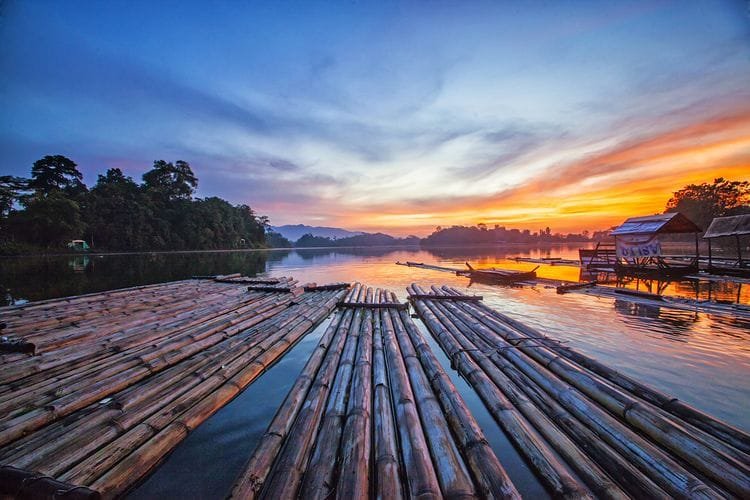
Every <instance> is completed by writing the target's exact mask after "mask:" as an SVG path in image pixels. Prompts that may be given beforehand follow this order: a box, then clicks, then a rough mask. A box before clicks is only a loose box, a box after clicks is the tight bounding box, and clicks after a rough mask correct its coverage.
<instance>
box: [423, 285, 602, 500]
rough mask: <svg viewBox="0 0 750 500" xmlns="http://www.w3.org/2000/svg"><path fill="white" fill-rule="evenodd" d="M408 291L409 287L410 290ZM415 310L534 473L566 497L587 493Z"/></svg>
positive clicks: (429, 314)
mask: <svg viewBox="0 0 750 500" xmlns="http://www.w3.org/2000/svg"><path fill="white" fill-rule="evenodd" d="M412 290H414V291H415V292H416V293H419V294H421V293H423V292H422V291H421V290H420V289H419V288H416V287H415V288H412ZM410 291H411V290H410ZM416 304H417V311H418V312H419V314H420V316H421V317H422V319H423V321H424V322H425V324H426V325H427V326H428V327H429V328H430V330H431V331H432V332H433V334H435V335H436V336H437V338H438V339H439V340H440V341H441V342H443V343H445V345H446V347H447V349H446V352H448V354H449V355H450V356H451V359H452V360H453V363H455V364H456V368H458V370H459V371H460V373H461V374H462V375H463V376H464V377H465V378H467V380H468V381H469V383H470V384H471V385H472V386H473V387H474V388H475V389H476V390H477V392H478V394H479V395H480V397H481V398H482V400H483V401H485V405H486V406H487V409H488V410H489V411H490V413H491V414H492V416H493V417H494V418H495V420H496V421H497V422H498V424H499V425H500V426H501V427H502V428H503V430H504V431H505V432H506V434H507V435H508V436H509V437H510V439H511V440H512V441H513V443H514V444H515V445H516V446H517V447H518V448H519V449H520V450H521V452H522V453H523V455H524V456H525V458H526V459H527V460H528V461H529V462H530V463H531V464H532V465H533V467H534V470H535V472H536V473H537V474H538V475H539V477H540V478H541V479H542V481H543V482H544V484H545V486H546V487H547V488H549V489H550V491H552V492H553V493H554V494H555V495H556V496H562V497H566V498H580V497H586V496H587V495H588V492H587V489H586V488H585V487H584V486H583V485H581V484H580V483H578V481H576V480H575V478H574V477H573V476H572V475H571V474H570V472H569V471H568V470H567V468H566V466H565V465H563V464H562V463H561V462H560V461H559V460H558V459H557V458H556V457H555V454H554V453H553V452H552V451H551V450H550V449H549V448H548V447H547V445H546V444H545V443H544V441H543V440H542V439H541V437H540V436H539V435H538V434H537V433H536V432H535V431H534V430H533V428H532V427H531V426H530V425H529V423H528V422H526V421H525V419H524V418H523V417H522V416H521V415H520V413H519V412H518V410H517V409H516V408H515V407H514V406H513V405H512V404H511V403H510V401H508V399H507V398H506V397H505V395H504V394H503V393H502V392H501V391H500V390H499V389H498V388H497V387H496V386H495V385H494V384H492V383H491V381H490V380H489V378H488V377H487V376H486V374H484V372H483V371H482V370H481V369H480V368H479V366H477V364H476V363H475V362H474V361H473V360H472V359H470V357H469V356H468V355H467V354H466V352H464V351H463V350H461V349H460V348H454V349H451V350H448V349H450V347H448V346H449V345H450V343H449V339H448V337H447V335H448V333H447V331H446V330H445V329H443V328H441V325H440V319H438V317H437V316H435V314H434V312H433V311H430V310H428V309H427V308H426V306H425V305H424V304H423V303H422V301H418V302H417V303H416Z"/></svg>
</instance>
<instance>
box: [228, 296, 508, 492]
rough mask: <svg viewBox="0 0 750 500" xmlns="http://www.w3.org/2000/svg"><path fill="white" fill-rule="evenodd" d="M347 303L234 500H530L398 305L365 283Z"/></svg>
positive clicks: (236, 489) (278, 416) (241, 480)
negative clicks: (523, 497) (523, 498)
mask: <svg viewBox="0 0 750 500" xmlns="http://www.w3.org/2000/svg"><path fill="white" fill-rule="evenodd" d="M347 304H351V305H352V307H346V308H344V309H342V310H341V311H339V312H337V313H336V315H335V316H334V318H333V320H332V322H331V324H330V326H329V327H328V330H327V331H326V333H325V335H324V336H323V338H322V339H321V342H320V345H319V346H318V348H317V350H316V351H315V352H314V354H313V355H312V357H311V358H310V361H309V362H308V364H307V366H306V367H305V368H304V370H303V372H302V375H300V377H299V379H298V380H297V382H296V384H295V385H294V387H293V388H292V390H291V391H290V392H289V395H288V396H287V399H286V401H285V402H284V403H283V405H282V406H281V408H280V409H279V411H278V413H277V414H276V417H275V418H274V420H273V422H272V423H271V425H270V426H269V427H268V430H267V431H266V433H265V435H264V436H263V438H262V439H261V442H260V444H259V445H258V447H257V448H256V449H255V452H254V453H253V455H252V458H251V459H250V461H249V463H248V464H247V467H246V468H245V471H244V473H243V474H242V475H241V477H240V478H239V479H238V481H237V483H236V485H235V487H234V490H233V492H232V498H242V499H245V498H274V499H275V498H306V499H310V498H317V499H323V498H334V497H335V498H388V499H394V498H395V499H397V498H441V497H442V496H445V497H449V498H475V497H481V498H488V497H494V498H520V497H519V495H518V493H517V492H516V489H515V487H514V486H513V484H512V483H511V482H510V479H508V476H507V474H506V473H505V471H504V470H503V467H502V465H501V464H500V460H499V459H498V458H497V456H496V455H495V454H494V453H493V451H492V449H491V448H490V446H489V444H488V443H487V440H486V439H485V437H484V435H483V434H482V431H481V430H480V428H479V425H478V424H477V422H476V420H475V419H474V417H473V416H472V415H471V413H470V412H469V410H468V409H467V407H466V404H465V403H464V401H463V399H462V398H461V396H460V395H459V394H458V391H457V390H456V388H455V387H454V385H453V384H452V383H451V381H450V379H449V378H448V376H447V375H446V373H445V371H444V370H443V369H442V367H441V365H440V363H439V362H438V361H437V359H436V358H435V356H434V354H433V353H432V351H431V350H430V347H429V346H428V345H427V343H426V341H425V339H424V337H423V336H422V334H421V333H420V332H419V330H418V329H417V327H416V325H415V324H414V323H413V322H412V320H411V318H410V317H409V314H408V312H407V311H406V308H405V307H398V306H399V304H398V301H397V300H396V297H395V295H393V294H392V293H391V292H388V291H384V290H373V289H371V288H365V287H361V286H359V285H357V286H355V287H354V288H353V289H352V291H351V292H350V294H349V295H348V297H347V300H346V302H345V303H344V304H342V305H344V306H346V305H347ZM404 305H405V304H404Z"/></svg>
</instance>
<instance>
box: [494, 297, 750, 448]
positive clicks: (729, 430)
mask: <svg viewBox="0 0 750 500" xmlns="http://www.w3.org/2000/svg"><path fill="white" fill-rule="evenodd" d="M492 314H493V316H494V317H496V318H497V319H498V320H500V321H501V322H503V323H505V324H506V325H507V326H509V327H511V328H515V329H516V330H518V331H519V332H522V333H523V334H525V335H527V336H528V337H534V338H538V339H540V340H541V341H542V342H544V344H545V345H546V346H547V347H548V348H550V349H553V350H554V351H556V352H558V353H559V354H561V355H563V356H565V357H566V358H568V359H569V360H570V361H572V362H574V363H577V364H579V365H581V366H582V367H584V368H586V369H588V370H591V371H592V372H594V373H596V374H597V375H599V376H601V377H603V378H605V379H607V380H609V381H610V382H613V383H615V384H617V385H618V386H620V387H621V388H623V389H625V390H627V391H629V392H631V393H633V394H635V395H636V396H638V397H639V398H641V399H644V400H645V401H648V402H649V403H651V404H653V405H655V406H658V407H659V408H661V409H662V410H664V411H666V412H668V413H671V414H673V415H674V416H676V417H679V418H681V419H683V420H685V421H686V422H688V423H690V424H692V425H694V426H695V427H697V428H699V429H701V430H702V431H704V432H707V433H709V434H711V435H713V436H715V437H716V438H718V439H721V440H723V441H725V442H726V443H727V444H729V445H731V446H733V447H735V448H737V449H738V450H740V451H742V452H744V453H750V435H748V434H747V433H745V432H743V431H741V430H739V429H737V428H736V427H733V426H731V425H729V424H727V423H725V422H722V421H721V420H718V419H716V418H714V417H712V416H711V415H708V414H706V413H704V412H702V411H700V410H698V409H696V408H694V407H692V406H690V405H688V404H687V403H685V402H683V401H680V400H678V399H677V398H673V397H671V396H669V395H667V394H664V393H662V392H660V391H657V390H656V389H654V388H653V387H650V386H648V385H646V384H644V383H642V382H639V381H637V380H635V379H634V378H632V377H630V376H628V375H625V374H623V373H620V372H619V371H617V370H614V369H612V368H610V367H608V366H606V365H604V364H603V363H600V362H599V361H597V360H595V359H593V358H591V357H589V356H586V355H585V354H582V353H580V352H578V351H576V350H574V349H571V348H569V347H567V346H563V345H560V344H559V343H556V342H553V341H550V339H549V338H548V337H546V336H545V335H544V334H542V333H541V332H539V331H538V330H535V329H533V328H531V327H529V326H527V325H524V324H523V323H521V322H519V321H517V320H515V319H513V318H511V317H509V316H507V315H505V314H502V313H501V312H499V311H495V310H492Z"/></svg>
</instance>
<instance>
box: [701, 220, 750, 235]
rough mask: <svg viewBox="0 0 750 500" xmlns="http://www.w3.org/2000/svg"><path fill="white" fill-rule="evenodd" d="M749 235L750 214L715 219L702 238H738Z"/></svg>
mask: <svg viewBox="0 0 750 500" xmlns="http://www.w3.org/2000/svg"><path fill="white" fill-rule="evenodd" d="M743 234H750V214H747V215H735V216H732V217H716V218H715V219H714V220H712V221H711V225H710V226H708V229H707V230H706V234H704V235H703V237H704V238H718V237H720V236H735V235H737V236H740V235H743Z"/></svg>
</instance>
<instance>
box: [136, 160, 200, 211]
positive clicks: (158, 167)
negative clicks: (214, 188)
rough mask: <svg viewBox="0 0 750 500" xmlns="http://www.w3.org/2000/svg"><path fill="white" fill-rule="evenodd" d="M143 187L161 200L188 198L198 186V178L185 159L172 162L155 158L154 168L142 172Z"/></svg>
mask: <svg viewBox="0 0 750 500" xmlns="http://www.w3.org/2000/svg"><path fill="white" fill-rule="evenodd" d="M143 187H144V189H145V190H146V192H148V193H149V194H151V195H153V196H155V197H157V198H160V199H161V201H166V202H169V201H174V200H189V199H190V197H191V196H192V195H193V193H194V192H195V188H196V187H198V179H197V178H196V177H195V175H194V174H193V171H192V169H191V168H190V164H188V162H186V161H182V160H178V161H176V162H175V163H174V164H172V163H167V162H166V161H164V160H157V161H155V162H154V168H152V169H151V170H149V171H148V172H146V173H145V174H143Z"/></svg>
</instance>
